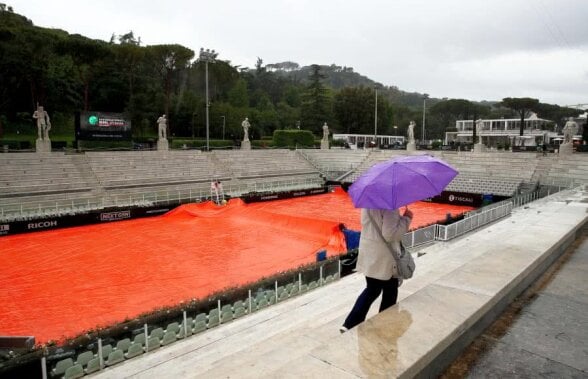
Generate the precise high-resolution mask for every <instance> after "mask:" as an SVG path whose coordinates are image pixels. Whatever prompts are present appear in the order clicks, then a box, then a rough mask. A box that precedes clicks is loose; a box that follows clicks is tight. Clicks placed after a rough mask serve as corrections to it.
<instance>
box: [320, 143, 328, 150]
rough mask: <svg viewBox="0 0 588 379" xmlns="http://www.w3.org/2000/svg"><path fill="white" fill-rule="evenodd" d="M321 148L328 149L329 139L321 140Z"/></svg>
mask: <svg viewBox="0 0 588 379" xmlns="http://www.w3.org/2000/svg"><path fill="white" fill-rule="evenodd" d="M321 150H329V141H321Z"/></svg>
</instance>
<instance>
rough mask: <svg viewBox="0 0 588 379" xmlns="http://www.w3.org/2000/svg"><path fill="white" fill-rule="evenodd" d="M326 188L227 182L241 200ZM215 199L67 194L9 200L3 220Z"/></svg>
mask: <svg viewBox="0 0 588 379" xmlns="http://www.w3.org/2000/svg"><path fill="white" fill-rule="evenodd" d="M323 185H324V182H323V180H322V179H321V178H305V179H300V178H298V179H287V180H275V181H271V182H253V183H240V184H230V183H226V184H225V183H223V191H224V194H226V195H228V196H231V197H239V196H242V195H244V194H247V193H252V192H258V193H259V192H277V191H288V190H298V189H312V188H320V187H322V186H323ZM211 198H213V194H211V191H210V189H204V188H202V187H200V188H198V187H197V188H182V189H176V190H167V189H162V190H160V191H156V190H151V191H142V192H133V193H129V194H113V195H102V196H96V197H89V198H76V197H72V196H71V194H65V195H64V196H63V198H60V199H52V200H46V201H30V202H21V201H18V200H15V201H14V202H12V203H10V202H9V201H10V200H9V199H6V200H5V201H3V202H2V203H1V204H0V220H3V221H13V220H27V219H32V218H38V217H50V216H62V215H66V214H76V213H83V212H85V211H90V210H99V209H104V208H109V207H121V206H123V207H126V206H153V205H164V204H171V203H178V202H179V203H187V202H200V201H205V200H209V199H211Z"/></svg>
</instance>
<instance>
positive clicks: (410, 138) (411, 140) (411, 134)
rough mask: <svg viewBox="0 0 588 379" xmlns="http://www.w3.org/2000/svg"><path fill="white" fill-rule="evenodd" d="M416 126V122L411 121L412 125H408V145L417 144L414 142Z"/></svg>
mask: <svg viewBox="0 0 588 379" xmlns="http://www.w3.org/2000/svg"><path fill="white" fill-rule="evenodd" d="M415 126H416V123H415V122H414V121H411V122H410V124H409V125H408V143H415V142H414V127H415Z"/></svg>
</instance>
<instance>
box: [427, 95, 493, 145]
mask: <svg viewBox="0 0 588 379" xmlns="http://www.w3.org/2000/svg"><path fill="white" fill-rule="evenodd" d="M489 112H490V107H488V106H485V105H481V104H477V103H473V102H471V101H469V100H465V99H450V100H443V101H439V102H438V103H436V104H435V105H433V106H432V107H431V113H432V114H433V115H435V116H436V117H439V118H440V119H441V120H442V122H443V123H444V124H445V125H446V127H450V125H451V124H452V123H455V121H456V120H473V128H472V138H473V141H474V142H476V134H477V133H476V127H475V123H476V120H477V119H478V118H479V117H481V116H485V115H487V114H489Z"/></svg>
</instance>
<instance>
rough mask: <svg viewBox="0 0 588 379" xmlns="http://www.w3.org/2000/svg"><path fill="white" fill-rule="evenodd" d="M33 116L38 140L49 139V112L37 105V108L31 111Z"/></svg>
mask: <svg viewBox="0 0 588 379" xmlns="http://www.w3.org/2000/svg"><path fill="white" fill-rule="evenodd" d="M33 118H34V119H36V120H37V133H38V135H39V137H38V138H39V139H40V140H46V141H48V140H49V131H50V130H51V120H50V119H49V114H47V112H46V111H45V110H44V109H43V107H42V106H40V105H37V110H36V111H35V113H33Z"/></svg>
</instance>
